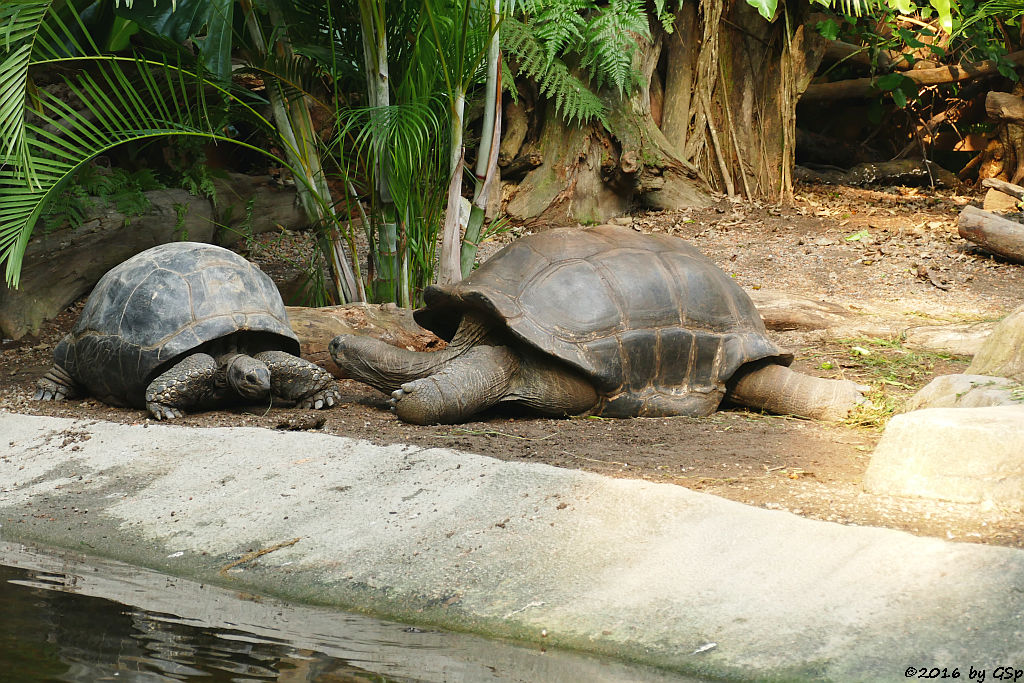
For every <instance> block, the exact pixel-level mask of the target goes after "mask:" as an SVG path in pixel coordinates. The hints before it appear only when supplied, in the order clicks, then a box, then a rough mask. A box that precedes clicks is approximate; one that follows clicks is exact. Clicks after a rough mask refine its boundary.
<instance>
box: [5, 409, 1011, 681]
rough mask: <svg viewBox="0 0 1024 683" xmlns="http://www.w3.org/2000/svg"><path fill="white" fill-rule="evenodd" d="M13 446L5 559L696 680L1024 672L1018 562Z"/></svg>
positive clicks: (596, 495)
mask: <svg viewBox="0 0 1024 683" xmlns="http://www.w3.org/2000/svg"><path fill="white" fill-rule="evenodd" d="M0 434H2V435H3V436H2V437H0V455H2V457H0V524H2V527H0V536H2V537H3V538H4V539H6V540H32V541H38V542H44V543H47V544H50V545H55V546H59V547H66V548H72V549H76V550H80V551H83V552H87V553H91V554H96V555H101V556H106V557H112V558H116V559H120V560H124V561H129V562H132V563H134V564H137V565H142V566H147V567H151V568H154V569H158V570H161V571H165V572H169V573H172V574H177V575H183V576H187V577H191V578H197V579H200V580H202V581H206V582H211V583H218V584H221V585H226V586H231V587H236V588H244V589H245V590H251V591H255V592H263V593H268V594H271V595H276V596H281V597H286V598H290V599H293V600H301V601H307V602H312V603H317V604H321V605H331V606H338V607H344V608H348V609H356V610H363V611H369V612H374V613H376V614H379V615H381V616H386V617H392V618H398V619H401V620H405V621H410V622H413V623H419V624H432V625H437V626H443V627H447V628H452V629H457V630H465V631H473V632H478V633H484V634H489V635H497V636H503V637H510V638H515V639H518V640H521V641H527V642H535V643H540V642H543V643H547V644H548V645H550V646H556V647H557V646H562V647H569V648H574V649H578V650H583V651H588V652H593V653H599V654H605V655H611V656H615V657H618V658H621V659H624V660H630V661H636V662H642V663H645V664H650V665H654V666H658V667H662V668H664V669H668V670H671V671H676V672H680V673H688V674H692V675H698V676H711V677H719V678H736V679H746V680H750V679H756V680H809V681H810V680H813V681H823V680H835V681H851V680H865V681H867V680H870V681H901V680H905V672H906V671H907V669H908V667H912V666H913V667H917V668H921V667H933V666H935V667H948V668H949V669H950V670H952V668H953V667H960V670H961V675H962V676H964V677H966V673H965V672H966V671H967V670H968V668H969V667H970V666H974V667H975V668H978V667H986V668H987V669H988V670H990V671H991V669H993V668H994V667H997V666H1000V665H1016V666H1017V668H1024V591H1022V590H1021V585H1022V582H1024V552H1021V551H1018V550H1013V549H1008V548H997V547H986V546H980V545H970V544H961V543H948V542H944V541H941V540H938V539H933V538H918V537H914V536H911V535H908V534H905V533H902V532H897V531H890V530H883V529H872V528H860V527H844V526H839V525H835V524H828V523H824V522H816V521H811V520H806V519H802V518H800V517H796V516H793V515H790V514H788V513H783V512H775V511H767V510H761V509H756V508H750V507H747V506H744V505H740V504H738V503H734V502H730V501H726V500H723V499H719V498H716V497H713V496H709V495H705V494H700V493H696V492H693V491H689V490H687V489H684V488H680V487H677V486H672V485H667V484H651V483H648V482H643V481H634V480H622V479H611V478H606V477H601V476H597V475H593V474H588V473H585V472H579V471H574V470H563V469H557V468H553V467H549V466H545V465H534V464H519V463H505V462H500V461H496V460H493V459H489V458H484V457H481V456H476V455H472V454H467V453H459V452H453V451H447V450H442V449H423V448H418V447H412V446H388V447H380V446H374V445H371V444H368V443H366V442H361V441H356V440H352V439H346V438H340V437H333V436H328V435H321V434H312V433H281V432H271V431H267V430H261V429H251V428H231V429H205V430H201V429H194V428H185V427H175V426H163V425H154V426H148V427H147V426H142V425H138V426H125V425H118V424H109V423H96V422H85V421H73V420H64V419H52V418H40V417H30V416H22V415H16V414H11V413H2V412H0ZM680 458H685V454H682V453H681V454H680ZM295 539H297V540H296V541H295V542H294V543H291V541H293V540H295ZM270 548H276V549H275V550H272V551H271V552H268V553H266V554H264V555H262V556H260V557H258V558H255V559H252V560H251V561H247V562H244V563H241V564H238V565H237V566H236V567H234V568H232V569H229V570H228V571H227V572H225V573H221V571H220V570H221V568H223V567H226V566H227V565H228V564H230V563H232V562H234V561H236V560H238V559H239V558H240V557H242V556H243V555H245V554H246V553H250V552H252V551H256V550H260V549H270ZM545 634H546V635H545Z"/></svg>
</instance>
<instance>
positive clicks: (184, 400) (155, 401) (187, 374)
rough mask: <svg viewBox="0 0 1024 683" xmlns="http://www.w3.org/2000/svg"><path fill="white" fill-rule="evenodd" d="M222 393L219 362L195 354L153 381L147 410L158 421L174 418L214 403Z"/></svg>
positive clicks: (204, 355) (147, 392)
mask: <svg viewBox="0 0 1024 683" xmlns="http://www.w3.org/2000/svg"><path fill="white" fill-rule="evenodd" d="M223 393H224V387H223V386H221V387H218V383H217V361H215V360H214V359H213V356H210V355H208V354H205V353H193V354H192V355H191V356H188V357H186V358H185V359H184V360H182V361H180V362H179V363H177V364H176V365H174V366H173V367H172V368H171V369H170V370H167V371H166V372H164V373H163V374H162V375H160V376H158V377H157V378H156V379H154V380H153V381H152V382H150V384H149V386H148V387H147V388H146V409H147V410H148V411H149V414H150V415H152V416H153V417H155V418H156V419H158V420H172V419H174V418H176V417H181V416H182V415H184V414H185V413H184V409H191V408H196V407H198V406H200V405H204V404H208V403H211V402H213V401H215V400H216V399H217V398H218V396H219V395H221V394H223Z"/></svg>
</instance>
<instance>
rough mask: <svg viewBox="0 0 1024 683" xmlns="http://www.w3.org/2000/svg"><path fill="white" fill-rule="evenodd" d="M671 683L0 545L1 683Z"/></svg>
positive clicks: (581, 660) (583, 660)
mask: <svg viewBox="0 0 1024 683" xmlns="http://www.w3.org/2000/svg"><path fill="white" fill-rule="evenodd" d="M576 680H588V681H589V682H593V683H598V682H600V681H609V682H611V681H615V682H616V683H618V682H621V681H637V682H643V683H647V682H662V681H670V680H671V681H680V680H681V679H680V678H679V677H677V676H672V675H669V674H665V673H663V672H659V671H654V670H650V669H644V668H636V667H628V666H626V665H624V664H620V663H618V662H613V661H607V660H602V659H597V658H591V657H585V656H581V655H574V654H569V653H562V652H548V653H543V652H541V651H540V650H536V649H531V648H528V647H522V646H517V645H510V644H507V643H501V642H495V641H489V640H486V639H483V638H478V637H474V636H466V635H458V634H451V633H444V632H439V631H426V630H420V629H416V628H411V627H408V626H404V625H402V624H396V623H392V622H384V621H379V620H376V619H370V618H367V617H363V616H359V615H353V614H347V613H343V612H338V611H335V610H328V609H319V608H314V607H308V606H304V605H293V604H290V603H285V602H281V601H277V600H272V599H267V598H261V597H259V596H253V595H247V594H239V593H236V592H232V591H227V590H224V589H221V588H216V587H211V586H204V585H201V584H197V583H194V582H191V581H186V580H182V579H176V578H173V577H169V576H165V575H162V574H158V573H155V572H148V571H145V570H140V569H138V568H135V567H130V566H128V565H123V564H120V563H115V562H106V561H100V560H95V559H89V560H87V559H86V558H83V557H81V556H77V555H74V554H70V553H63V552H54V551H48V552H44V551H41V550H39V549H36V548H31V547H26V546H23V545H20V544H10V543H0V681H12V682H15V683H22V682H24V683H36V682H42V681H72V682H76V683H77V682H79V681H81V682H82V683H86V682H87V683H93V682H95V681H132V682H135V681H140V682H141V681H145V682H148V681H204V682H210V683H216V682H220V681H232V682H235V681H239V682H241V681H282V682H287V681H318V682H325V683H330V682H334V681H338V682H341V681H346V682H355V681H376V682H380V683H387V682H390V681H446V682H449V681H450V682H455V681H466V682H474V681H524V682H525V681H529V682H531V683H532V682H542V681H576Z"/></svg>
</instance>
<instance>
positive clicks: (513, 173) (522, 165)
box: [501, 152, 544, 180]
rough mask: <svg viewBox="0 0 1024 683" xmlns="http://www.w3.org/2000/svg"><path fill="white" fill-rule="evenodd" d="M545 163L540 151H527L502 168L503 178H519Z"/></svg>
mask: <svg viewBox="0 0 1024 683" xmlns="http://www.w3.org/2000/svg"><path fill="white" fill-rule="evenodd" d="M543 163H544V157H543V155H541V153H540V152H527V153H526V154H521V155H519V156H517V157H516V158H515V159H513V160H512V161H510V162H508V164H507V165H506V166H503V167H502V169H501V179H502V180H518V179H519V178H522V177H523V176H525V175H526V174H527V173H529V172H530V171H532V170H533V169H535V168H537V167H538V166H540V165H541V164H543Z"/></svg>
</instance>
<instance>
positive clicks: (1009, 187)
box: [981, 178, 1024, 199]
mask: <svg viewBox="0 0 1024 683" xmlns="http://www.w3.org/2000/svg"><path fill="white" fill-rule="evenodd" d="M981 184H982V185H983V186H984V187H988V188H991V189H993V190H998V191H999V192H1002V193H1003V194H1008V195H1010V196H1011V197H1016V198H1017V199H1024V187H1021V186H1020V185H1014V184H1013V183H1008V182H1006V181H1005V180H999V179H998V178H985V179H984V180H982V181H981Z"/></svg>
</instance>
